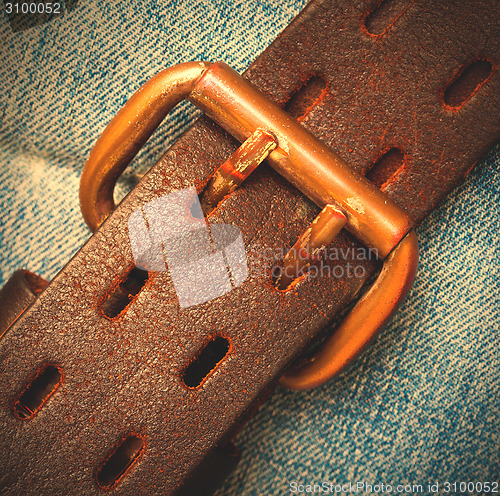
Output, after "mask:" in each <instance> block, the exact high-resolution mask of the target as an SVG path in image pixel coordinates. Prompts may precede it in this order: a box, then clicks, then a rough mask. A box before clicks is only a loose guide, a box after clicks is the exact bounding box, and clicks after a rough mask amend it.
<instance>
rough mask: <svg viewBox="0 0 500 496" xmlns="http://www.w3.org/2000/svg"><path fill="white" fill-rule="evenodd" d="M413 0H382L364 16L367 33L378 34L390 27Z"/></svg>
mask: <svg viewBox="0 0 500 496" xmlns="http://www.w3.org/2000/svg"><path fill="white" fill-rule="evenodd" d="M412 3H413V0H383V1H381V2H379V3H378V5H377V6H376V7H375V8H374V9H373V10H372V11H371V12H370V13H369V14H368V15H367V16H366V18H365V27H366V30H367V31H368V33H370V34H371V35H373V36H379V35H381V34H382V33H384V32H385V31H386V30H387V29H388V28H389V27H391V26H392V25H393V24H394V23H395V22H396V21H397V20H398V19H399V18H400V17H401V16H402V15H403V14H404V13H405V12H406V10H407V9H408V7H410V5H411V4H412Z"/></svg>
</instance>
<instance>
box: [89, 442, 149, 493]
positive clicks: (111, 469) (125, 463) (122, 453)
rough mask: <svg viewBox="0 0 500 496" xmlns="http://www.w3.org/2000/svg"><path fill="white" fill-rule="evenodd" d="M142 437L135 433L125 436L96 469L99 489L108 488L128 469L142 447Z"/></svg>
mask: <svg viewBox="0 0 500 496" xmlns="http://www.w3.org/2000/svg"><path fill="white" fill-rule="evenodd" d="M144 445H145V443H144V439H143V438H142V437H141V436H138V435H136V434H130V435H128V436H127V437H125V438H124V439H123V440H122V442H121V443H120V444H119V445H118V446H117V447H116V448H115V450H114V451H113V452H112V453H111V454H110V455H109V456H108V458H107V460H106V461H105V462H104V464H103V465H102V467H101V468H100V469H99V470H98V471H97V483H98V484H99V487H100V488H101V489H110V488H112V487H113V486H114V485H115V484H117V483H118V482H119V481H120V479H122V478H123V476H124V475H125V474H126V472H128V471H129V470H130V468H131V467H132V465H134V463H135V462H136V461H137V458H138V457H139V455H140V454H141V453H142V451H143V449H144Z"/></svg>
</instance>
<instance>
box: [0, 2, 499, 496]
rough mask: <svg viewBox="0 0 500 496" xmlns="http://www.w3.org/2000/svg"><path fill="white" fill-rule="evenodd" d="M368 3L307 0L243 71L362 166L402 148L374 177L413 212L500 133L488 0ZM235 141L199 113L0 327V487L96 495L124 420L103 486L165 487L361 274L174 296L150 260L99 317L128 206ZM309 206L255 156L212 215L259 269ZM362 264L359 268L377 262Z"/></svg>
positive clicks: (256, 280) (207, 167) (288, 241)
mask: <svg viewBox="0 0 500 496" xmlns="http://www.w3.org/2000/svg"><path fill="white" fill-rule="evenodd" d="M398 5H399V4H398ZM408 5H409V6H408ZM374 6H375V4H374V3H373V2H350V1H342V2H333V1H313V2H312V3H310V4H309V5H308V7H307V8H306V9H305V10H304V11H303V13H302V14H301V15H300V16H299V17H298V18H297V19H296V20H295V21H294V22H293V23H292V24H291V25H290V27H289V28H288V29H287V30H286V31H285V32H284V33H283V34H282V35H281V36H280V37H278V39H277V40H276V41H275V42H274V43H273V44H272V45H271V46H270V47H269V48H268V49H267V50H266V51H265V52H264V54H263V55H262V56H261V57H259V59H258V60H257V61H256V62H255V63H254V64H253V65H252V66H251V67H250V69H249V70H248V71H247V72H246V74H245V75H246V77H248V78H249V79H250V80H252V81H253V82H254V83H255V84H256V85H257V86H258V87H260V88H261V89H262V90H263V91H264V92H265V93H267V94H268V95H269V96H270V97H272V98H273V99H275V100H276V101H277V102H278V103H280V104H281V105H284V106H287V105H288V107H289V109H290V111H291V112H292V114H294V115H295V116H296V117H297V118H298V119H299V120H300V121H301V122H302V123H303V125H304V126H306V127H307V128H309V129H310V130H311V131H312V132H314V133H315V134H316V135H317V136H318V137H319V138H320V139H322V140H323V141H324V142H326V143H327V144H328V145H329V146H330V147H332V148H333V149H334V150H335V151H336V152H337V153H338V154H339V155H340V156H342V158H344V159H345V160H346V161H347V162H349V163H350V164H351V165H352V167H354V168H355V169H357V170H358V171H362V172H365V173H368V174H369V175H370V173H369V171H370V169H371V168H372V167H373V165H374V164H375V163H376V162H377V161H378V160H379V159H380V157H381V156H382V155H383V154H384V152H385V151H387V150H391V149H395V148H396V149H399V150H400V152H401V155H402V156H403V157H404V165H402V166H401V164H400V165H399V166H398V167H395V169H394V170H395V171H396V172H395V173H394V174H393V175H392V176H391V175H390V174H389V175H387V174H386V176H387V177H385V178H384V174H378V175H377V174H375V173H373V177H374V178H376V177H377V178H378V179H377V182H379V183H380V184H381V185H382V189H383V190H384V191H385V192H386V193H387V194H388V195H389V196H391V197H392V198H393V199H394V200H395V201H396V202H397V203H399V204H400V205H401V206H402V207H403V208H404V209H405V210H406V211H407V212H408V213H409V214H410V215H412V216H413V218H414V219H415V220H417V221H418V220H420V219H421V218H422V217H423V216H424V215H425V213H427V212H428V211H430V210H431V209H432V208H433V207H434V206H435V205H436V203H437V202H439V200H440V199H441V198H442V197H443V196H444V195H445V194H446V192H448V191H449V190H450V189H451V188H453V186H454V185H456V184H457V183H458V182H459V181H460V180H461V179H462V178H463V177H464V176H465V175H466V173H467V171H468V170H470V168H471V167H472V166H473V165H474V163H475V162H476V161H477V160H478V159H479V158H480V157H481V156H482V154H483V153H484V152H485V151H486V150H487V149H488V148H489V147H490V146H491V145H492V144H493V143H494V142H495V141H496V140H497V139H498V137H499V130H500V118H499V115H500V112H499V111H498V110H499V108H500V96H499V95H500V91H499V79H498V74H497V65H498V62H499V60H498V58H499V56H500V55H499V53H500V51H499V46H498V44H499V40H500V37H499V36H498V34H499V33H498V27H497V22H498V21H497V19H496V18H495V15H492V13H493V12H496V9H495V2H493V1H483V2H475V3H474V8H473V9H471V7H470V4H469V3H468V2H461V3H459V4H454V5H450V4H449V3H448V2H444V1H440V2H438V1H432V2H425V3H424V2H421V3H417V2H415V3H411V4H405V3H404V2H401V6H402V7H401V10H402V11H403V13H402V14H401V15H400V16H399V17H397V20H396V21H395V22H394V23H393V24H392V25H391V26H389V27H388V28H387V29H386V30H385V31H383V33H382V34H380V35H377V36H373V35H370V34H369V33H368V32H367V31H366V26H365V21H364V19H365V18H366V17H367V16H368V15H369V14H370V12H371V11H372V10H373V8H374ZM396 10H397V8H396ZM387 15H388V16H389V17H391V15H393V14H387ZM396 15H397V14H396ZM380 22H382V21H380ZM479 26H480V27H479ZM483 58H484V59H487V60H488V61H490V63H491V65H492V75H491V76H490V78H489V79H488V80H486V82H485V83H484V84H483V85H482V86H481V87H480V88H479V89H478V91H477V92H476V93H475V94H474V95H473V96H472V97H471V98H469V99H468V100H467V101H466V102H465V103H464V105H463V106H462V107H460V108H457V109H450V108H447V107H446V106H445V105H444V103H443V95H444V92H445V89H446V87H447V86H448V85H449V83H450V81H452V80H453V79H454V78H455V77H456V75H457V74H459V73H460V71H461V70H462V69H463V68H464V67H465V66H466V65H467V64H469V63H470V62H471V61H473V60H476V59H483ZM304 83H305V85H304ZM301 88H302V89H301ZM301 100H302V103H301ZM304 102H305V103H304ZM479 117H480V119H479ZM478 122H481V125H480V126H479V125H478ZM236 146H237V144H236V143H235V142H234V141H233V140H232V139H231V138H229V137H228V136H227V135H226V133H224V132H223V131H222V130H220V129H219V128H217V127H216V126H215V125H214V124H212V123H210V122H209V121H208V120H206V119H201V120H200V121H199V122H198V123H197V124H196V125H195V126H194V127H193V128H192V129H191V130H190V131H188V132H187V133H186V134H185V135H184V136H183V137H182V138H181V139H180V140H178V142H177V143H176V144H175V145H174V146H173V147H172V148H171V149H170V150H169V151H168V152H167V153H166V155H165V156H164V157H163V158H162V159H161V160H160V162H159V163H158V164H157V165H156V166H155V167H154V168H153V169H152V170H151V171H150V173H149V174H147V175H146V176H145V178H144V179H143V180H142V182H141V183H140V184H139V186H137V187H136V188H135V189H134V191H133V192H132V193H131V194H130V195H129V196H128V197H127V198H126V199H125V200H124V201H123V202H122V203H121V204H120V206H119V207H118V208H117V210H116V211H115V213H114V214H113V215H112V216H111V217H110V218H109V219H108V220H107V221H106V222H105V223H104V224H103V226H102V227H101V228H100V229H99V231H98V232H97V233H96V234H95V235H94V236H93V237H92V238H91V239H90V240H89V241H88V242H87V243H86V244H85V246H84V247H82V249H81V250H80V251H79V252H78V254H77V255H76V256H75V257H74V258H73V259H72V260H71V261H70V262H69V263H68V265H67V266H66V267H65V269H64V270H63V271H62V272H61V273H59V274H58V275H57V276H56V278H55V279H54V280H53V281H52V283H51V284H50V286H49V287H48V288H47V289H46V290H45V291H44V292H43V293H42V294H41V295H40V296H39V298H38V299H37V300H36V302H35V303H34V304H33V305H32V306H31V307H30V309H29V310H28V311H26V312H25V314H24V315H23V316H22V317H21V318H19V319H18V321H17V322H16V323H15V324H14V325H13V326H12V327H11V328H10V330H9V331H8V332H7V333H6V334H5V336H4V338H3V339H2V341H1V342H0V363H1V381H2V384H3V385H4V387H3V393H2V395H1V396H0V426H1V427H0V429H1V432H2V436H1V437H0V466H1V467H2V471H1V475H0V486H1V487H2V491H3V493H4V494H12V495H17V494H37V495H40V494H47V495H48V494H50V495H58V494H68V493H69V494H81V495H90V494H99V493H100V490H99V488H98V486H97V484H96V478H95V474H96V471H97V469H98V467H100V466H101V465H102V463H103V461H104V460H105V459H106V458H107V457H108V455H109V453H110V450H112V449H113V447H114V446H115V445H116V443H117V442H118V441H119V440H120V439H121V438H122V437H123V436H125V435H127V433H130V432H138V433H140V434H141V435H142V436H143V437H144V439H145V440H146V447H145V450H144V452H143V453H142V455H141V457H140V459H138V461H137V463H136V464H135V465H134V466H133V468H132V470H130V471H129V472H128V473H127V474H126V475H125V477H124V478H123V479H122V480H121V481H120V482H119V484H118V485H117V486H116V489H114V491H115V492H116V493H117V494H124V495H125V494H131V495H132V494H133V495H135V494H151V495H152V494H162V495H165V494H173V493H174V492H175V491H177V490H178V489H179V487H180V486H181V484H182V482H183V481H184V480H186V478H187V477H188V475H189V474H190V473H191V472H192V471H193V470H194V469H195V467H196V466H197V465H198V464H199V463H200V462H201V460H202V459H203V458H204V456H205V455H206V454H207V453H209V452H210V450H211V449H212V448H213V447H214V446H215V445H217V444H219V443H221V442H223V441H224V440H225V439H227V438H228V437H229V435H230V433H231V431H232V430H233V429H234V428H235V425H237V423H238V420H239V419H241V418H242V417H243V416H244V415H245V413H246V412H247V411H248V409H249V408H250V407H251V405H253V404H254V403H255V402H256V401H257V400H258V398H259V396H260V395H262V393H263V392H264V391H265V390H267V389H268V388H269V387H270V386H271V385H272V384H273V382H274V381H275V380H276V379H277V378H278V377H279V376H280V375H281V373H282V372H283V370H284V369H285V368H286V367H287V366H288V365H289V364H290V363H291V362H292V361H293V359H294V358H295V357H296V356H297V355H298V354H299V353H300V351H301V350H303V349H304V347H306V346H307V345H308V344H309V343H310V342H311V341H313V340H314V339H315V338H317V337H319V336H321V335H322V334H323V333H324V331H325V329H326V328H327V325H328V323H329V322H331V321H332V319H334V317H335V315H337V313H338V312H339V311H340V310H342V309H343V308H345V307H346V305H348V303H349V302H350V301H351V300H352V299H353V298H354V297H355V295H356V294H357V293H358V292H359V290H360V289H361V288H362V286H363V283H364V282H365V280H363V279H359V278H346V279H334V278H317V279H314V280H312V281H310V282H303V283H301V284H298V285H296V286H295V287H294V288H293V290H291V291H289V292H287V293H281V292H278V291H276V290H275V289H274V287H273V285H272V284H271V278H270V276H265V275H252V274H250V277H249V278H248V279H247V281H245V283H244V284H243V285H242V286H240V287H239V288H237V289H235V290H233V291H232V292H230V293H228V294H226V295H224V296H222V297H220V298H217V299H215V300H212V301H210V302H207V303H205V304H201V305H197V306H195V307H191V308H188V309H184V310H182V311H180V309H179V305H178V302H177V298H176V295H175V291H174V288H173V286H172V280H171V278H170V276H169V273H168V272H158V273H153V274H150V276H149V278H148V280H147V282H146V284H145V286H144V287H143V289H142V290H141V291H140V292H139V293H138V294H137V295H136V296H135V297H134V298H133V300H132V302H131V304H130V305H129V306H128V307H127V309H126V310H125V311H124V312H123V313H122V314H120V315H119V316H118V317H116V318H114V319H108V318H106V317H105V316H104V315H103V314H102V312H101V310H100V306H101V304H102V301H103V300H104V299H105V298H106V295H107V294H108V293H109V292H110V291H111V290H112V288H114V287H115V286H116V285H117V284H118V283H119V282H120V280H121V278H123V276H124V274H125V273H126V272H127V271H128V270H129V268H130V267H131V266H132V265H133V259H132V253H131V249H130V243H129V240H128V232H127V229H126V226H127V220H128V218H129V216H130V214H131V213H132V211H133V210H135V209H136V208H138V207H140V206H141V205H144V204H145V203H146V202H148V201H150V200H152V199H154V198H156V197H158V196H160V195H164V194H166V193H168V192H170V191H172V190H175V189H179V188H184V187H188V186H190V185H193V184H194V185H195V186H196V187H197V189H198V191H201V190H202V188H203V186H204V185H205V184H206V183H207V181H208V179H209V177H210V175H211V174H212V173H213V171H214V170H215V169H216V168H217V166H218V165H219V164H220V163H222V162H223V161H224V159H225V158H226V157H227V156H228V155H229V154H230V153H231V152H232V151H234V149H235V148H236ZM382 172H383V171H382ZM381 178H382V179H381ZM316 213H317V208H316V207H315V206H314V205H312V204H311V203H310V202H309V201H308V200H307V199H306V198H304V197H303V196H302V195H301V194H299V193H298V192H297V191H296V190H295V189H294V188H293V187H291V186H290V185H289V184H287V183H286V182H285V181H284V180H283V179H281V178H279V177H278V176H277V175H276V174H275V173H274V172H273V171H271V170H270V169H269V168H267V167H266V166H263V167H261V168H260V169H259V170H258V171H257V172H256V173H255V174H253V175H252V176H251V177H250V179H249V180H248V181H247V182H246V183H245V185H244V187H242V188H240V189H239V190H238V191H237V192H235V193H234V194H233V195H231V196H230V197H229V198H228V199H227V200H226V201H225V202H224V203H223V204H222V205H221V206H220V207H219V208H218V209H217V211H216V212H215V213H214V215H213V216H212V217H211V219H210V222H212V223H221V222H222V223H229V224H234V225H236V226H238V227H239V228H240V229H241V231H242V234H243V238H244V242H245V246H246V247H247V254H248V256H249V259H252V260H253V261H254V263H255V264H256V265H257V266H258V265H259V264H260V263H262V262H263V260H262V257H261V253H262V248H263V247H271V248H276V249H279V248H281V247H283V246H291V245H292V244H293V243H294V241H295V240H296V239H297V237H298V235H299V234H300V233H301V232H302V230H303V229H304V228H305V227H306V226H307V225H308V223H309V222H311V220H312V219H313V218H314V216H315V215H316ZM353 243H354V245H355V246H357V244H356V242H355V241H354V240H353V239H352V238H351V237H349V236H348V235H347V234H342V235H341V236H340V237H339V238H338V239H337V240H336V246H338V247H341V246H342V247H344V248H345V247H347V246H353ZM338 263H339V262H338V261H336V262H335V264H338ZM366 269H367V272H366V278H365V279H367V278H368V277H369V276H370V274H372V273H373V272H374V271H375V269H376V267H375V264H374V263H373V262H366ZM215 335H223V336H225V337H226V338H227V339H229V341H230V342H231V348H230V351H229V353H228V355H227V356H226V357H225V359H224V360H223V361H222V362H221V363H220V364H219V365H218V366H217V367H216V369H215V370H214V371H213V372H212V374H211V375H210V376H209V377H208V379H207V380H206V381H205V382H204V383H203V384H202V385H201V387H200V388H199V389H195V390H194V389H188V388H187V387H186V386H185V385H184V384H183V382H182V376H183V373H184V371H185V369H186V367H187V365H188V364H189V363H190V362H191V361H192V360H193V358H194V357H196V356H197V355H198V353H199V352H200V350H201V349H202V348H203V347H204V346H205V344H206V343H207V342H208V341H209V340H210V338H211V337H212V336H215ZM46 363H52V364H55V365H58V366H59V367H61V369H62V370H63V373H64V380H63V383H62V384H61V386H60V387H59V388H58V389H57V391H56V392H55V393H54V394H53V395H52V397H50V398H49V400H48V401H47V403H46V404H45V405H44V406H43V407H42V408H41V409H40V411H39V412H38V413H37V414H36V415H35V416H34V418H33V419H31V420H26V421H22V420H19V419H17V418H16V417H15V416H14V415H13V413H12V402H13V401H15V399H16V398H17V397H18V395H19V393H20V392H21V391H22V390H23V388H24V387H25V386H26V384H27V383H28V382H29V380H30V378H32V377H33V376H34V375H35V373H36V372H37V370H38V369H39V368H40V367H41V366H42V365H43V364H46ZM39 456H43V460H44V463H43V464H41V463H39V460H38V457H39Z"/></svg>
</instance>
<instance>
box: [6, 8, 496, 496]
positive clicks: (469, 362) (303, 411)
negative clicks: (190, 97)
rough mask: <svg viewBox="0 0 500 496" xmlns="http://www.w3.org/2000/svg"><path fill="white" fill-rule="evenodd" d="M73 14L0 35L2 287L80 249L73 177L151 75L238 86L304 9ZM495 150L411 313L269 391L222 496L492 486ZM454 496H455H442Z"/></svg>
mask: <svg viewBox="0 0 500 496" xmlns="http://www.w3.org/2000/svg"><path fill="white" fill-rule="evenodd" d="M305 3H306V2H305V0H287V1H283V0H281V1H280V2H279V3H278V2H275V1H273V0H268V1H258V0H249V1H245V2H241V1H237V0H226V1H224V2H216V1H206V0H205V1H202V0H198V1H185V2H183V1H179V0H177V1H172V0H170V1H168V2H167V1H152V2H136V3H135V2H123V3H109V2H105V1H103V0H99V1H95V2H92V3H90V2H84V1H80V2H78V4H77V6H76V7H75V8H74V9H73V10H72V11H71V12H69V13H67V14H66V15H65V16H63V17H61V18H58V19H54V20H52V21H50V22H49V23H48V24H45V25H42V26H39V27H35V28H32V29H29V30H25V31H18V32H15V33H12V31H11V29H10V26H9V24H8V22H7V19H6V18H5V17H3V18H2V20H1V21H0V36H1V39H2V41H3V43H2V48H0V51H1V57H0V87H1V89H2V92H1V97H0V102H1V105H0V122H1V124H0V126H1V128H0V164H1V165H0V208H1V210H0V211H1V216H0V218H1V221H0V245H1V249H2V253H3V256H2V259H1V261H0V264H1V265H0V279H1V282H2V283H3V281H5V280H6V279H7V278H8V277H9V276H10V275H11V274H12V272H13V271H14V270H16V269H17V268H20V267H24V268H27V269H30V270H32V271H35V272H37V273H39V274H40V275H42V276H44V277H46V278H52V277H53V276H54V275H55V273H56V272H57V271H58V270H59V269H61V268H62V267H63V266H64V264H65V262H66V261H67V260H68V259H69V258H70V257H71V256H72V255H73V254H74V253H75V252H76V250H78V248H79V247H80V246H81V245H82V243H83V242H84V241H85V239H86V238H87V237H88V236H89V232H88V230H87V228H86V227H85V225H84V222H83V220H82V218H81V215H80V211H79V202H78V182H79V176H80V173H81V169H82V166H83V163H84V162H85V159H86V157H87V156H88V153H89V151H90V149H91V147H92V145H93V143H94V142H95V140H96V139H97V137H98V136H99V134H100V133H101V131H102V129H103V128H104V126H105V125H106V123H107V122H109V120H110V119H111V118H112V116H113V115H114V114H115V113H116V111H117V110H118V109H119V107H120V106H121V105H122V104H123V103H124V101H125V100H126V99H127V98H128V97H129V96H130V95H131V94H132V93H133V91H134V90H135V89H137V88H138V87H139V86H140V84H142V83H143V82H145V81H146V80H147V79H148V78H149V77H151V76H152V75H153V74H155V73H156V72H158V71H159V70H161V69H162V68H164V67H166V66H170V65H172V64H175V63H177V62H181V61H187V60H195V59H202V60H209V61H211V60H224V61H226V62H228V63H229V64H230V65H232V66H233V67H234V68H235V69H237V70H238V71H242V70H244V69H245V68H246V67H247V66H248V64H249V63H250V62H251V61H252V60H253V59H255V58H256V57H257V56H258V55H259V54H260V53H261V52H262V50H263V49H264V48H265V47H266V46H267V45H268V44H269V43H271V41H272V40H273V39H274V38H275V37H276V36H277V34H279V32H280V31H281V30H282V29H283V28H284V27H285V26H286V25H287V24H288V23H289V22H290V20H291V19H292V18H293V16H294V15H295V14H297V13H298V12H299V11H300V10H301V8H302V7H303V6H304V5H305ZM197 115H198V114H197V112H196V111H195V110H194V109H193V108H192V107H191V106H189V105H188V104H183V105H180V106H179V107H178V108H177V109H176V110H175V111H174V112H173V113H172V115H171V116H170V118H169V119H168V122H166V123H165V124H164V125H162V126H161V128H160V129H159V131H158V132H157V133H155V135H154V137H153V138H152V139H151V140H150V142H149V143H148V144H147V146H146V147H145V148H144V149H143V151H142V152H141V153H140V155H139V157H138V158H137V159H136V160H135V162H134V165H133V167H132V168H131V170H130V171H129V172H128V173H127V174H126V176H125V178H124V179H123V180H122V181H121V182H120V184H119V187H118V191H117V195H118V197H121V196H123V194H124V193H125V192H126V191H127V189H128V188H130V186H131V185H133V184H134V183H135V182H136V180H137V178H138V177H139V176H140V175H141V173H142V172H143V171H144V170H146V169H147V168H148V167H150V166H151V165H152V164H153V163H154V162H155V160H156V159H157V158H158V157H159V156H160V155H161V153H162V152H163V151H164V150H165V149H166V148H167V147H168V145H169V144H170V143H172V142H173V141H174V140H175V139H176V137H177V136H178V135H179V134H180V133H181V132H182V130H183V129H184V128H185V127H186V126H188V125H189V124H190V123H192V122H193V121H194V119H195V118H196V116H197ZM499 168H500V147H497V148H496V149H495V150H493V151H491V152H490V153H489V154H488V156H487V158H486V159H485V160H484V161H483V163H482V164H480V165H479V166H478V167H477V169H476V170H475V171H474V172H473V173H472V174H471V175H470V176H469V178H468V179H467V181H466V183H465V184H464V185H463V186H461V187H460V188H459V189H457V190H456V191H455V192H454V193H452V194H451V195H450V196H449V197H448V199H447V200H446V201H445V203H444V204H443V205H442V206H441V207H440V208H439V209H438V210H436V211H435V212H434V213H433V214H432V215H431V216H430V217H429V218H428V219H427V220H426V221H425V222H424V223H423V224H422V225H421V226H420V227H419V229H418V235H419V240H420V246H421V263H420V270H419V273H418V276H417V280H416V282H415V284H414V286H413V289H412V290H411V292H410V294H409V297H408V299H407V300H406V302H405V303H404V304H403V307H402V308H401V310H400V311H399V313H398V314H397V315H396V316H395V317H394V318H393V319H392V321H391V323H390V324H389V325H388V326H387V328H386V329H385V330H384V331H383V332H382V333H381V334H380V336H379V337H378V338H377V340H376V341H375V343H374V344H373V346H371V347H370V348H369V349H367V350H366V351H365V352H364V353H363V355H362V356H361V357H360V358H359V359H358V360H356V361H355V363H353V364H352V365H351V366H350V367H349V368H348V369H347V370H346V371H344V372H343V373H341V374H340V375H339V376H338V377H337V378H336V379H335V380H334V381H332V382H331V383H329V384H327V385H325V386H323V387H321V388H319V389H317V390H314V391H311V392H305V393H292V392H288V391H285V390H281V389H279V390H277V391H276V392H275V393H274V394H273V396H272V397H271V398H270V399H269V400H268V401H267V403H266V404H265V405H264V406H263V407H262V408H261V410H260V411H259V413H258V414H257V415H256V416H255V417H254V418H253V419H252V420H251V421H250V423H249V424H248V426H247V427H246V428H245V429H244V430H243V431H242V432H241V433H240V434H239V436H238V438H237V444H238V445H239V446H241V447H242V452H243V459H242V461H241V463H240V466H239V468H238V469H237V470H236V472H235V473H234V474H233V475H232V476H231V477H230V478H229V480H228V481H227V483H226V484H225V486H224V487H223V488H221V490H220V491H219V492H218V495H219V496H221V495H244V496H249V495H278V494H288V493H289V492H290V486H289V483H290V482H292V481H296V482H297V483H301V484H307V483H311V484H312V483H318V484H319V483H321V482H323V481H327V482H332V483H343V484H345V483H347V482H352V483H353V484H354V483H356V482H359V481H363V482H367V483H370V484H377V483H384V484H393V485H394V486H395V485H396V484H406V483H415V484H423V485H424V489H425V490H424V492H425V493H428V491H427V484H429V483H435V482H439V483H440V484H441V486H440V489H443V483H444V482H446V481H449V482H455V481H456V482H460V481H465V482H469V481H492V480H497V481H498V480H499V478H500V459H499V456H500V401H499V389H500V353H499V340H500V337H499V324H498V321H499V319H498V316H497V314H498V307H499V306H500V289H499V288H500V284H499V279H500V274H499V272H500V270H499V263H498V253H499V251H500V238H499V235H498V233H499V230H500V220H499V219H500V216H499V204H500V177H499ZM452 494H454V492H452Z"/></svg>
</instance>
